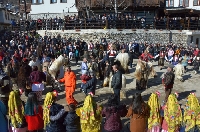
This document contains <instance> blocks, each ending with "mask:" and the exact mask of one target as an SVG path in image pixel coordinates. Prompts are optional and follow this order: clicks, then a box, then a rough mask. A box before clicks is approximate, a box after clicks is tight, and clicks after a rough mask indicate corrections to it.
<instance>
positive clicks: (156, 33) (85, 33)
mask: <svg viewBox="0 0 200 132" xmlns="http://www.w3.org/2000/svg"><path fill="white" fill-rule="evenodd" d="M188 32H189V31H187V30H184V31H179V30H173V31H168V30H143V29H137V30H129V29H124V30H117V29H108V30H103V29H96V30H95V29H83V30H82V29H81V30H65V31H59V30H48V31H45V30H39V31H38V33H39V34H40V35H42V36H44V35H45V33H46V34H47V35H48V36H57V35H58V34H60V35H61V36H65V37H67V38H68V37H70V36H71V37H72V38H73V39H77V38H81V39H84V40H85V41H86V42H88V41H90V40H93V41H94V42H95V41H100V38H106V39H107V40H108V41H115V40H118V41H120V42H130V41H133V40H136V41H139V42H145V41H146V42H149V43H161V44H167V43H169V42H173V43H175V44H180V43H182V44H184V45H186V44H190V35H188V34H187V33H188Z"/></svg>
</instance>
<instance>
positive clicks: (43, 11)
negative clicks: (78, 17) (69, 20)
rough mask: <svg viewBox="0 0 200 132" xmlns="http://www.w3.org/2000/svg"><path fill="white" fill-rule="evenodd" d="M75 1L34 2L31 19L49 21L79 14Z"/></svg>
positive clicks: (33, 0) (40, 0) (43, 0)
mask: <svg viewBox="0 0 200 132" xmlns="http://www.w3.org/2000/svg"><path fill="white" fill-rule="evenodd" d="M77 13H78V12H77V9H76V6H75V0H32V1H31V12H30V16H31V19H38V18H40V19H42V18H44V19H48V18H55V17H56V16H57V17H61V18H63V17H64V16H66V15H71V14H77Z"/></svg>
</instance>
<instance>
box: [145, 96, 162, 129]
mask: <svg viewBox="0 0 200 132" xmlns="http://www.w3.org/2000/svg"><path fill="white" fill-rule="evenodd" d="M148 105H149V107H150V116H149V118H148V132H160V126H161V116H160V108H161V107H160V104H159V99H158V95H157V94H155V93H152V94H151V96H150V98H149V100H148Z"/></svg>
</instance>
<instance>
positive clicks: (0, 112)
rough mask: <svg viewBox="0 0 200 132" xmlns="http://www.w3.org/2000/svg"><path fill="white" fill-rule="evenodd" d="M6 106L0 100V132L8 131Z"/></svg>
mask: <svg viewBox="0 0 200 132" xmlns="http://www.w3.org/2000/svg"><path fill="white" fill-rule="evenodd" d="M6 113H7V111H6V106H5V105H4V104H3V102H2V101H0V130H1V132H8V122H7V119H6Z"/></svg>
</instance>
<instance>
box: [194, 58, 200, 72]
mask: <svg viewBox="0 0 200 132" xmlns="http://www.w3.org/2000/svg"><path fill="white" fill-rule="evenodd" d="M199 65H200V64H199V61H196V60H195V61H194V62H193V66H194V67H193V69H194V70H197V71H198V70H199Z"/></svg>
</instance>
